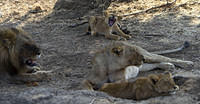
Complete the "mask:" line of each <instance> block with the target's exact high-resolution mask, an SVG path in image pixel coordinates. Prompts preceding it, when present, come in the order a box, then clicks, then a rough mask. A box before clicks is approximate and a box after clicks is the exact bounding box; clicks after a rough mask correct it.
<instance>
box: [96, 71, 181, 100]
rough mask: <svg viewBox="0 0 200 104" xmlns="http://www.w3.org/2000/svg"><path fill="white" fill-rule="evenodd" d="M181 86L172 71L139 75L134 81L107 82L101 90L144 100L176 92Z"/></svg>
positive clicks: (112, 94)
mask: <svg viewBox="0 0 200 104" xmlns="http://www.w3.org/2000/svg"><path fill="white" fill-rule="evenodd" d="M177 90H179V87H178V86H177V85H176V84H175V83H174V80H173V78H172V75H171V73H169V72H167V73H164V74H152V75H149V76H148V77H139V78H137V79H136V80H135V81H134V82H121V83H105V84H104V85H103V86H102V87H101V88H100V89H99V91H103V92H106V93H108V94H109V95H111V96H114V97H119V98H126V99H134V100H142V99H147V98H150V97H156V96H164V95H170V94H174V93H175V92H176V91H177Z"/></svg>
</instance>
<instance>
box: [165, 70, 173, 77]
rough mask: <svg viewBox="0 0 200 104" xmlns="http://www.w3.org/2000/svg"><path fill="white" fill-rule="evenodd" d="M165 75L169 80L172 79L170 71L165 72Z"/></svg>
mask: <svg viewBox="0 0 200 104" xmlns="http://www.w3.org/2000/svg"><path fill="white" fill-rule="evenodd" d="M164 75H167V76H168V77H169V78H172V73H170V72H168V71H166V72H164Z"/></svg>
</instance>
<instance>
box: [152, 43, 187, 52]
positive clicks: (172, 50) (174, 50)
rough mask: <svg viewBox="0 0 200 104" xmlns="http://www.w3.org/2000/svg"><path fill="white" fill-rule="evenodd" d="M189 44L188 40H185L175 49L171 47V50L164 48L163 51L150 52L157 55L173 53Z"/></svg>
mask: <svg viewBox="0 0 200 104" xmlns="http://www.w3.org/2000/svg"><path fill="white" fill-rule="evenodd" d="M189 46H190V43H189V42H188V41H185V42H184V44H183V45H182V46H181V47H179V48H176V49H171V50H164V51H157V52H151V53H153V54H158V55H163V54H169V53H175V52H179V51H182V50H184V49H186V48H188V47H189Z"/></svg>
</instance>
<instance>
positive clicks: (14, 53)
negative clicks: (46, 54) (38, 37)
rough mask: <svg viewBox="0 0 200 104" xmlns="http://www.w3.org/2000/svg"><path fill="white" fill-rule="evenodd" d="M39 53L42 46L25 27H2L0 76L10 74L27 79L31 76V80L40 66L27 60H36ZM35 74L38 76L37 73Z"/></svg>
mask: <svg viewBox="0 0 200 104" xmlns="http://www.w3.org/2000/svg"><path fill="white" fill-rule="evenodd" d="M39 55H40V48H39V47H38V46H37V45H36V44H35V42H34V41H33V40H32V37H31V36H30V34H28V33H27V32H25V31H24V30H23V29H21V28H1V29H0V66H1V67H0V76H3V75H4V74H8V75H9V76H11V78H14V79H17V78H18V79H19V80H23V79H24V80H27V78H28V77H30V78H29V79H30V80H31V75H33V74H32V72H36V71H37V70H39V69H40V68H39V66H38V65H37V66H35V65H34V66H33V67H32V66H28V65H27V63H26V61H27V60H32V61H36V58H37V56H39ZM37 73H40V71H38V72H37ZM43 73H44V72H43ZM40 74H41V73H40ZM24 75H25V76H26V77H25V76H24ZM34 76H36V74H35V73H34ZM37 77H39V76H37ZM35 79H37V78H35Z"/></svg>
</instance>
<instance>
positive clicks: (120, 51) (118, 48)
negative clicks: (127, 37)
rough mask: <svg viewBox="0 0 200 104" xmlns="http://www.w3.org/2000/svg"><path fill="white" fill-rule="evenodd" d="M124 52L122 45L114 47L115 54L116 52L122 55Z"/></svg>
mask: <svg viewBox="0 0 200 104" xmlns="http://www.w3.org/2000/svg"><path fill="white" fill-rule="evenodd" d="M122 52H123V49H122V47H114V48H113V49H112V53H114V54H116V55H118V56H120V55H121V54H122Z"/></svg>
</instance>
